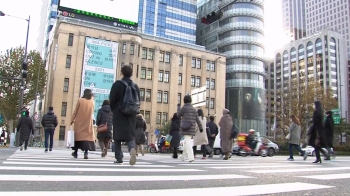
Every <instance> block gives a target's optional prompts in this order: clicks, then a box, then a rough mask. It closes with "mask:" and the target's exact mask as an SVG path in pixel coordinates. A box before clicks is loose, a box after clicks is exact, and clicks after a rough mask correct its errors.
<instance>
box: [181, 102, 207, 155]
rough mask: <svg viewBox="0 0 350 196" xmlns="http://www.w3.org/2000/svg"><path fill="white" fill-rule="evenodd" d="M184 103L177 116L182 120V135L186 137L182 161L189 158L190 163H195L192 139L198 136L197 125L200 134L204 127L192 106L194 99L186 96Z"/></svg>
mask: <svg viewBox="0 0 350 196" xmlns="http://www.w3.org/2000/svg"><path fill="white" fill-rule="evenodd" d="M184 103H185V104H184V106H183V107H182V108H181V109H180V110H179V111H178V112H177V116H178V117H179V118H181V125H180V135H182V136H183V137H184V149H183V152H182V161H185V158H186V157H187V158H188V160H189V162H193V161H194V155H193V149H192V137H193V136H195V135H196V129H197V127H196V123H197V125H198V127H199V132H203V127H202V123H201V121H200V120H199V117H198V113H197V111H196V109H195V108H194V107H193V106H192V104H191V103H192V98H191V96H190V95H186V96H184Z"/></svg>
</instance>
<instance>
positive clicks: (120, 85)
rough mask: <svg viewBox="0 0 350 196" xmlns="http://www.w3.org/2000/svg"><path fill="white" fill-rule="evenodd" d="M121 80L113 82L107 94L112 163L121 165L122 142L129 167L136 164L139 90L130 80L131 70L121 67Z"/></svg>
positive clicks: (127, 67)
mask: <svg viewBox="0 0 350 196" xmlns="http://www.w3.org/2000/svg"><path fill="white" fill-rule="evenodd" d="M121 72H122V74H123V78H122V79H121V80H118V81H116V82H114V84H113V85H112V88H111V92H110V94H109V101H110V106H111V109H112V111H113V139H114V148H115V159H116V161H115V162H114V163H119V164H122V163H123V157H124V156H123V152H122V145H121V143H122V142H126V144H127V146H128V150H129V153H130V161H129V163H130V165H135V163H136V143H135V125H136V115H137V114H138V113H139V112H140V89H139V87H138V86H137V84H135V83H134V82H133V81H132V80H131V76H132V68H131V67H130V66H123V67H122V69H121Z"/></svg>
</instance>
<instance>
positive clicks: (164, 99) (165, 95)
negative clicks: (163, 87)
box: [163, 91, 169, 103]
mask: <svg viewBox="0 0 350 196" xmlns="http://www.w3.org/2000/svg"><path fill="white" fill-rule="evenodd" d="M168 95H169V92H168V91H164V93H163V103H168V101H169V98H168Z"/></svg>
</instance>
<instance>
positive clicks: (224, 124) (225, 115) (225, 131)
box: [219, 109, 233, 160]
mask: <svg viewBox="0 0 350 196" xmlns="http://www.w3.org/2000/svg"><path fill="white" fill-rule="evenodd" d="M219 126H220V128H221V129H220V139H221V143H220V144H221V151H222V153H224V155H225V156H224V159H223V160H228V159H229V157H230V156H231V152H232V142H233V141H232V138H231V131H232V126H233V122H232V118H231V116H230V110H228V109H223V111H222V117H221V119H220V122H219Z"/></svg>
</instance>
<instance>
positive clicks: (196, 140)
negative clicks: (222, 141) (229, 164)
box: [193, 109, 209, 159]
mask: <svg viewBox="0 0 350 196" xmlns="http://www.w3.org/2000/svg"><path fill="white" fill-rule="evenodd" d="M197 113H198V117H199V121H200V122H201V124H202V127H203V128H204V127H206V125H207V119H206V118H205V117H204V114H203V110H202V109H198V110H197ZM208 144H209V142H208V136H207V132H206V131H203V132H200V131H199V128H198V126H197V127H196V135H195V136H194V137H193V153H194V155H195V156H196V151H197V146H198V145H201V151H202V152H203V157H202V159H206V158H207V150H206V146H207V145H208Z"/></svg>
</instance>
